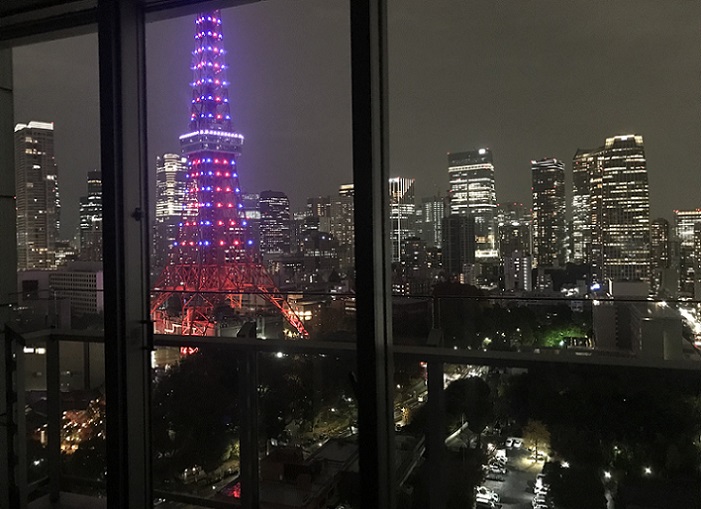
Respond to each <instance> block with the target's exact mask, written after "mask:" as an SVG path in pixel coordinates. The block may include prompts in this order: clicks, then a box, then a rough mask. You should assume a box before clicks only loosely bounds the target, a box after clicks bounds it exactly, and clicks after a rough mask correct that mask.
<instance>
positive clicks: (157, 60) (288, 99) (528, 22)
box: [14, 0, 701, 237]
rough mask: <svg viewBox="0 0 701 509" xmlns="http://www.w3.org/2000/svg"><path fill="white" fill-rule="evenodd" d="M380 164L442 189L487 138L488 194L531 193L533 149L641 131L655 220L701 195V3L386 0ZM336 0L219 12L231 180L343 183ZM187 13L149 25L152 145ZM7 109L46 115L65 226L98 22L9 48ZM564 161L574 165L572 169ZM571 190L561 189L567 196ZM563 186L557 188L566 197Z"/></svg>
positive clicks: (562, 154)
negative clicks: (384, 156)
mask: <svg viewBox="0 0 701 509" xmlns="http://www.w3.org/2000/svg"><path fill="white" fill-rule="evenodd" d="M389 6H390V20H389V71H390V72H389V86H390V97H389V108H390V159H391V168H390V173H391V175H393V176H396V175H401V176H408V177H414V178H416V179H417V197H418V198H420V197H422V196H428V195H431V194H434V193H437V192H443V193H445V190H446V189H447V186H448V176H447V163H446V161H447V158H446V153H447V152H449V151H462V150H470V149H475V148H479V147H489V148H491V149H492V151H493V153H494V163H495V168H496V179H497V197H498V200H499V201H508V200H518V201H523V202H524V203H527V204H529V203H530V160H531V159H537V158H542V157H557V158H560V159H563V160H564V161H565V163H566V165H567V169H568V174H569V171H570V170H571V159H572V156H573V155H574V152H575V150H576V149H577V148H578V147H581V148H591V147H597V146H599V145H601V144H602V143H603V142H604V139H605V138H606V137H607V136H612V135H615V134H629V133H638V134H642V135H643V136H644V139H645V149H646V155H647V160H648V171H649V179H650V195H651V205H652V217H657V216H665V217H668V218H670V217H671V211H672V209H675V208H695V207H701V196H700V191H701V143H700V140H701V121H700V120H701V119H700V118H699V113H700V112H701V58H699V55H700V52H701V28H700V26H701V25H700V23H699V22H700V21H701V4H699V2H698V1H696V0H576V1H575V0H572V1H562V0H519V1H507V0H504V1H501V0H469V1H468V0H462V1H460V0H432V1H431V2H426V1H425V0H390V1H389ZM347 11H348V5H347V2H346V1H343V2H341V1H336V0H297V1H294V2H292V1H289V0H276V1H266V2H261V3H257V4H252V5H247V6H243V7H238V8H234V9H229V10H225V11H224V12H223V22H224V25H223V27H224V28H223V33H224V45H225V48H226V49H227V50H228V55H227V63H228V64H229V66H230V68H229V73H228V78H229V81H230V82H231V86H230V93H229V96H230V99H231V105H232V116H233V119H234V125H235V127H236V129H237V130H238V131H240V132H241V133H242V134H243V135H244V136H245V137H246V142H245V145H244V154H243V156H242V157H241V160H240V166H239V169H240V176H241V184H242V188H243V190H244V192H260V191H262V190H265V189H272V190H280V191H284V192H286V193H287V194H288V195H289V196H290V199H291V203H292V207H293V209H300V208H302V207H303V206H304V202H305V200H306V197H307V196H313V195H327V194H335V193H336V191H337V189H338V185H339V184H341V183H346V182H349V181H350V180H351V135H350V127H351V118H350V108H351V102H350V43H349V18H348V12H347ZM193 30H194V19H193V17H191V16H188V17H187V18H181V19H175V20H168V21H161V22H157V23H153V24H150V25H149V27H148V31H147V51H148V62H147V66H148V68H147V70H148V86H149V90H148V105H149V111H148V113H149V117H148V120H149V138H148V143H149V153H150V160H151V161H153V165H154V166H155V157H156V155H157V154H161V153H164V152H172V151H175V152H178V151H179V144H178V136H179V135H180V134H182V133H184V132H186V131H187V120H188V117H189V102H190V89H189V86H188V83H189V82H190V80H191V74H190V70H189V64H190V51H191V50H192V47H193V40H192V35H193V33H194V32H193ZM14 59H15V60H14V78H15V99H16V101H15V104H16V107H15V121H16V122H26V121H29V120H42V121H54V122H56V133H55V135H56V157H57V162H58V165H59V172H60V177H59V178H60V188H61V195H62V201H63V222H64V229H63V232H62V236H64V237H70V236H71V235H72V233H73V231H74V228H75V226H76V224H77V211H78V197H79V196H80V195H81V194H84V193H85V175H86V172H87V171H88V170H90V169H93V168H97V167H99V153H98V152H99V151H98V147H99V131H98V127H99V121H98V115H99V110H98V71H97V37H96V36H95V35H94V34H93V35H88V36H81V37H75V38H72V39H68V40H61V41H53V42H50V43H42V44H37V45H33V46H25V47H21V48H17V49H16V50H15V52H14ZM568 176H569V175H568ZM569 191H570V189H569V186H568V193H569ZM569 200H570V197H569V195H568V201H569Z"/></svg>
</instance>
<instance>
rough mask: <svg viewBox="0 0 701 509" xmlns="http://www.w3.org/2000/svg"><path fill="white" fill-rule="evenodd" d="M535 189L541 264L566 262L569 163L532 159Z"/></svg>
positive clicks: (536, 256)
mask: <svg viewBox="0 0 701 509" xmlns="http://www.w3.org/2000/svg"><path fill="white" fill-rule="evenodd" d="M531 177H532V182H533V184H532V190H533V255H534V259H535V263H536V265H537V266H538V267H561V266H564V264H565V262H566V256H567V250H566V244H565V241H566V230H565V228H566V222H565V211H566V203H565V163H563V162H562V161H559V160H557V159H541V160H539V161H531Z"/></svg>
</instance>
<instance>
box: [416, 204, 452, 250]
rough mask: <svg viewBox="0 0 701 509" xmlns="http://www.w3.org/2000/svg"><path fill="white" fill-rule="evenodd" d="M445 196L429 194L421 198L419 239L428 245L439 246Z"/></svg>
mask: <svg viewBox="0 0 701 509" xmlns="http://www.w3.org/2000/svg"><path fill="white" fill-rule="evenodd" d="M445 201H446V199H445V197H443V196H440V195H438V196H431V197H429V198H424V199H422V200H421V211H420V212H421V213H420V218H421V232H420V233H421V235H420V236H421V239H422V240H423V241H424V242H426V245H427V246H429V247H441V239H442V235H441V222H442V221H443V216H444V215H445Z"/></svg>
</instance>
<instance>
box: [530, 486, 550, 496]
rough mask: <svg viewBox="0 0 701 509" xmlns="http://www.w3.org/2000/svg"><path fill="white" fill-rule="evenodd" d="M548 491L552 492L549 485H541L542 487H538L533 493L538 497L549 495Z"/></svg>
mask: <svg viewBox="0 0 701 509" xmlns="http://www.w3.org/2000/svg"><path fill="white" fill-rule="evenodd" d="M548 491H550V485H549V484H541V485H540V486H536V487H535V488H533V492H534V493H535V494H536V495H547V494H548Z"/></svg>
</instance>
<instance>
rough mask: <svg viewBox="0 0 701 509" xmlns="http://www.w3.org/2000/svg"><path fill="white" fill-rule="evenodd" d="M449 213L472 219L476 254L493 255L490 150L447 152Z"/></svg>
mask: <svg viewBox="0 0 701 509" xmlns="http://www.w3.org/2000/svg"><path fill="white" fill-rule="evenodd" d="M448 176H449V179H450V213H451V215H452V214H457V215H471V216H472V217H473V218H474V221H475V245H476V257H477V258H496V257H497V252H496V222H495V215H496V210H495V209H496V206H497V196H496V188H495V186H494V164H493V161H492V151H491V150H489V149H487V148H481V149H479V150H473V151H469V152H455V153H449V154H448Z"/></svg>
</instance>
